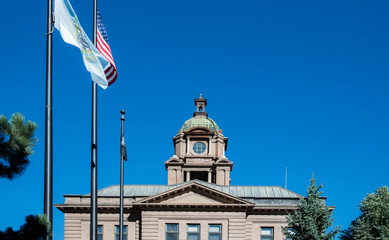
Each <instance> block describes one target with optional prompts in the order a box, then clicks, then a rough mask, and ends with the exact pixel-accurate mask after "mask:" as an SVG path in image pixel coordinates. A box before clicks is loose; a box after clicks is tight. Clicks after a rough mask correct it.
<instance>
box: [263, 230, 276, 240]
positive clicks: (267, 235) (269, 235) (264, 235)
mask: <svg viewBox="0 0 389 240" xmlns="http://www.w3.org/2000/svg"><path fill="white" fill-rule="evenodd" d="M264 229H271V234H263V233H262V231H263V230H264ZM262 237H266V240H267V239H268V237H271V238H270V240H274V227H261V240H263V239H262Z"/></svg>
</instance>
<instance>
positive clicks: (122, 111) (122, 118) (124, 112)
mask: <svg viewBox="0 0 389 240" xmlns="http://www.w3.org/2000/svg"><path fill="white" fill-rule="evenodd" d="M120 113H121V114H122V117H121V118H120V120H123V121H124V120H126V119H125V118H124V114H126V111H124V110H123V109H122V110H120Z"/></svg>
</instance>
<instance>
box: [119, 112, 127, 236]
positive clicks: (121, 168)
mask: <svg viewBox="0 0 389 240" xmlns="http://www.w3.org/2000/svg"><path fill="white" fill-rule="evenodd" d="M120 113H121V114H122V117H121V118H120V121H121V122H122V129H121V134H120V217H119V225H120V229H119V231H120V232H119V240H123V193H124V154H123V144H124V143H123V141H124V121H125V120H126V119H125V118H124V114H125V113H126V112H125V111H124V110H121V111H120Z"/></svg>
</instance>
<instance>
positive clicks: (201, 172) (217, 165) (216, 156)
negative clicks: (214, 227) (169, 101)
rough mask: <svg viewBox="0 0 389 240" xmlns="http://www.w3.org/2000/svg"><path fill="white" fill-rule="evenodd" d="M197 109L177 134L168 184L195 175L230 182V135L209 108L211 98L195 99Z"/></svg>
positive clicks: (220, 182)
mask: <svg viewBox="0 0 389 240" xmlns="http://www.w3.org/2000/svg"><path fill="white" fill-rule="evenodd" d="M194 102H195V105H196V112H194V113H193V117H192V118H190V119H189V120H187V121H186V122H185V123H184V125H182V127H181V129H180V130H179V131H178V133H177V135H176V136H175V137H173V144H174V149H175V154H174V155H173V156H172V157H171V158H170V159H169V160H167V161H166V162H165V166H166V170H167V171H168V184H169V185H173V184H178V183H182V182H187V181H190V180H194V179H199V180H202V181H207V182H210V183H215V184H218V185H230V181H231V180H230V172H231V171H232V165H233V162H231V161H230V160H228V159H227V158H226V156H225V151H226V150H227V143H228V138H226V137H224V135H223V134H222V130H221V129H219V126H218V125H217V124H216V122H215V121H213V120H212V119H210V118H209V117H208V113H207V112H206V111H205V107H206V106H207V99H204V98H203V97H202V96H201V94H200V97H199V98H197V99H195V101H194Z"/></svg>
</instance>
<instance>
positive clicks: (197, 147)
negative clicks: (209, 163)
mask: <svg viewBox="0 0 389 240" xmlns="http://www.w3.org/2000/svg"><path fill="white" fill-rule="evenodd" d="M205 149H207V146H206V145H205V144H204V143H202V142H195V143H194V144H193V152H194V153H196V154H202V153H204V152H205Z"/></svg>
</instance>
